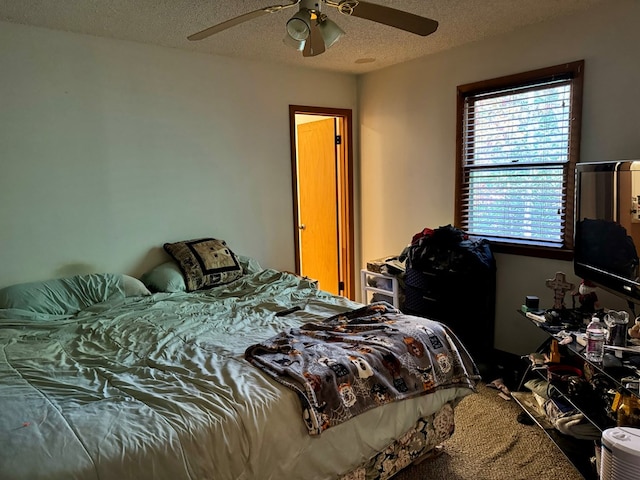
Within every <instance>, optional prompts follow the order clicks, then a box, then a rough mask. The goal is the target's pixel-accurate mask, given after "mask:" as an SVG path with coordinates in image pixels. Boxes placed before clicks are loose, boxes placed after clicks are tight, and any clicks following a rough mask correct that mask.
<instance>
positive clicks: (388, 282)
mask: <svg viewBox="0 0 640 480" xmlns="http://www.w3.org/2000/svg"><path fill="white" fill-rule="evenodd" d="M360 285H361V287H362V303H365V304H369V303H371V302H372V301H374V300H377V299H380V300H385V301H387V302H389V303H390V304H391V305H393V306H394V307H396V308H399V307H400V286H399V284H398V279H397V278H396V277H394V276H393V275H385V274H383V273H377V272H370V271H369V270H366V269H362V270H360ZM375 294H377V295H375ZM374 295H375V296H376V298H375V299H374Z"/></svg>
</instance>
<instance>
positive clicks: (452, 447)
mask: <svg viewBox="0 0 640 480" xmlns="http://www.w3.org/2000/svg"><path fill="white" fill-rule="evenodd" d="M521 411H522V410H521V409H520V407H519V406H518V404H517V403H516V402H515V401H514V400H510V401H506V400H503V399H502V398H500V397H499V396H498V391H497V390H495V389H492V388H488V387H486V386H485V385H484V384H481V385H480V386H479V387H478V393H477V394H472V395H470V396H468V397H466V398H464V399H463V400H462V402H461V403H460V404H459V405H458V407H457V409H456V411H455V415H456V417H455V418H456V431H455V433H454V434H453V436H452V437H451V438H450V439H449V440H447V441H446V442H445V444H444V453H442V454H441V455H440V456H438V457H436V458H434V459H430V460H425V461H424V462H422V463H421V464H419V465H414V466H410V467H408V468H406V469H405V470H404V471H402V472H400V473H399V474H398V475H396V476H395V477H394V480H507V479H508V480H536V479H540V480H582V479H583V477H582V475H580V473H578V471H577V470H576V469H575V468H574V467H573V465H572V464H571V463H570V462H569V461H568V460H567V459H566V458H565V456H564V455H563V454H562V452H560V450H559V449H558V448H557V447H556V446H555V445H554V444H553V443H552V442H551V440H550V439H549V438H548V437H547V436H546V434H545V433H544V431H543V430H542V429H540V428H539V427H538V426H537V425H533V426H529V425H522V424H520V423H518V422H517V420H516V418H517V416H518V414H519V413H520V412H521Z"/></svg>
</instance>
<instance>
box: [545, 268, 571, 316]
mask: <svg viewBox="0 0 640 480" xmlns="http://www.w3.org/2000/svg"><path fill="white" fill-rule="evenodd" d="M545 284H546V285H547V287H548V288H550V289H551V290H553V308H554V309H555V310H560V309H562V308H564V295H565V293H567V292H569V291H571V290H573V283H569V282H567V277H566V275H565V274H564V273H562V272H556V276H555V277H553V278H548V279H547V280H546V281H545Z"/></svg>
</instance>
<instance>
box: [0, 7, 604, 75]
mask: <svg viewBox="0 0 640 480" xmlns="http://www.w3.org/2000/svg"><path fill="white" fill-rule="evenodd" d="M604 1H607V0H482V1H481V0H371V2H372V3H380V4H384V5H387V6H390V7H393V8H397V9H400V10H406V11H408V12H411V13H415V14H418V15H421V16H425V17H429V18H432V19H434V20H437V21H438V22H439V23H440V26H439V28H438V30H437V31H436V32H435V33H433V34H432V35H429V36H427V37H420V36H418V35H413V34H410V33H406V32H404V31H401V30H398V29H395V28H392V27H387V26H385V25H381V24H378V23H374V22H371V21H369V20H364V19H360V18H355V17H348V16H345V15H342V14H340V13H339V12H338V11H337V10H336V9H334V8H330V7H325V8H324V9H323V12H324V13H326V14H327V15H328V16H329V18H331V19H332V20H333V21H335V22H336V23H337V24H338V25H340V27H341V28H342V29H343V30H344V31H345V32H346V35H345V36H344V37H343V38H342V39H341V40H340V41H339V42H338V43H336V44H335V45H334V46H333V47H331V48H330V49H329V50H327V51H326V52H325V53H323V54H322V55H318V56H316V57H309V58H305V57H303V56H302V54H301V53H300V52H297V51H295V50H294V49H292V48H290V47H288V46H286V45H284V44H283V42H282V39H283V37H284V28H285V23H286V21H287V20H288V19H289V17H291V15H293V14H294V13H295V11H296V10H297V7H293V8H291V9H287V10H283V11H280V12H277V13H272V14H269V15H264V16H262V17H260V18H257V19H253V20H250V21H249V22H245V23H242V24H240V25H237V26H235V27H233V28H231V29H228V30H225V31H223V32H220V33H218V34H216V35H214V36H212V37H209V38H207V39H205V40H201V41H198V42H189V41H188V40H187V38H186V37H187V35H190V34H192V33H195V32H198V31H200V30H202V29H204V28H207V27H209V26H211V25H215V24H217V23H220V22H223V21H226V20H228V19H230V18H233V17H235V16H237V15H242V14H244V13H247V12H251V11H253V10H257V9H261V8H264V7H266V6H269V5H274V4H278V3H288V0H283V1H282V2H279V0H0V21H6V22H13V23H21V24H27V25H34V26H39V27H45V28H51V29H56V30H65V31H70V32H77V33H84V34H89V35H95V36H99V37H109V38H117V39H122V40H131V41H135V42H142V43H149V44H155V45H163V46H166V47H173V48H178V49H184V50H190V51H195V52H203V53H211V54H216V55H224V56H230V57H238V58H245V59H253V60H263V61H268V62H278V63H284V64H288V65H297V66H306V67H310V68H320V69H324V70H332V71H340V72H347V73H365V72H369V71H373V70H377V69H380V68H383V67H387V66H390V65H393V64H397V63H401V62H404V61H407V60H410V59H413V58H417V57H420V56H423V55H428V54H432V53H436V52H439V51H442V50H446V49H449V48H452V47H455V46H458V45H462V44H465V43H469V42H474V41H477V40H481V39H483V38H486V37H490V36H495V35H499V34H501V33H505V32H509V31H513V30H516V29H518V28H520V27H522V26H525V25H530V24H533V23H537V22H542V21H545V20H549V19H551V18H554V17H559V16H563V15H568V14H571V13H574V12H577V11H580V10H584V9H588V8H591V7H593V6H594V5H595V4H598V3H602V2H604Z"/></svg>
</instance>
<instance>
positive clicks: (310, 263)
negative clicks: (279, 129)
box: [297, 118, 342, 294]
mask: <svg viewBox="0 0 640 480" xmlns="http://www.w3.org/2000/svg"><path fill="white" fill-rule="evenodd" d="M335 125H336V123H335V119H334V118H327V119H323V120H318V121H313V122H309V123H303V124H301V125H298V127H297V140H298V168H297V171H298V232H299V233H298V234H299V245H300V273H301V274H302V275H305V276H308V277H311V278H314V279H316V280H318V282H319V287H320V289H322V290H326V291H328V292H331V293H335V294H340V293H342V292H341V289H340V269H339V264H340V256H339V248H338V247H339V237H338V183H337V182H338V171H337V161H336V128H335Z"/></svg>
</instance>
